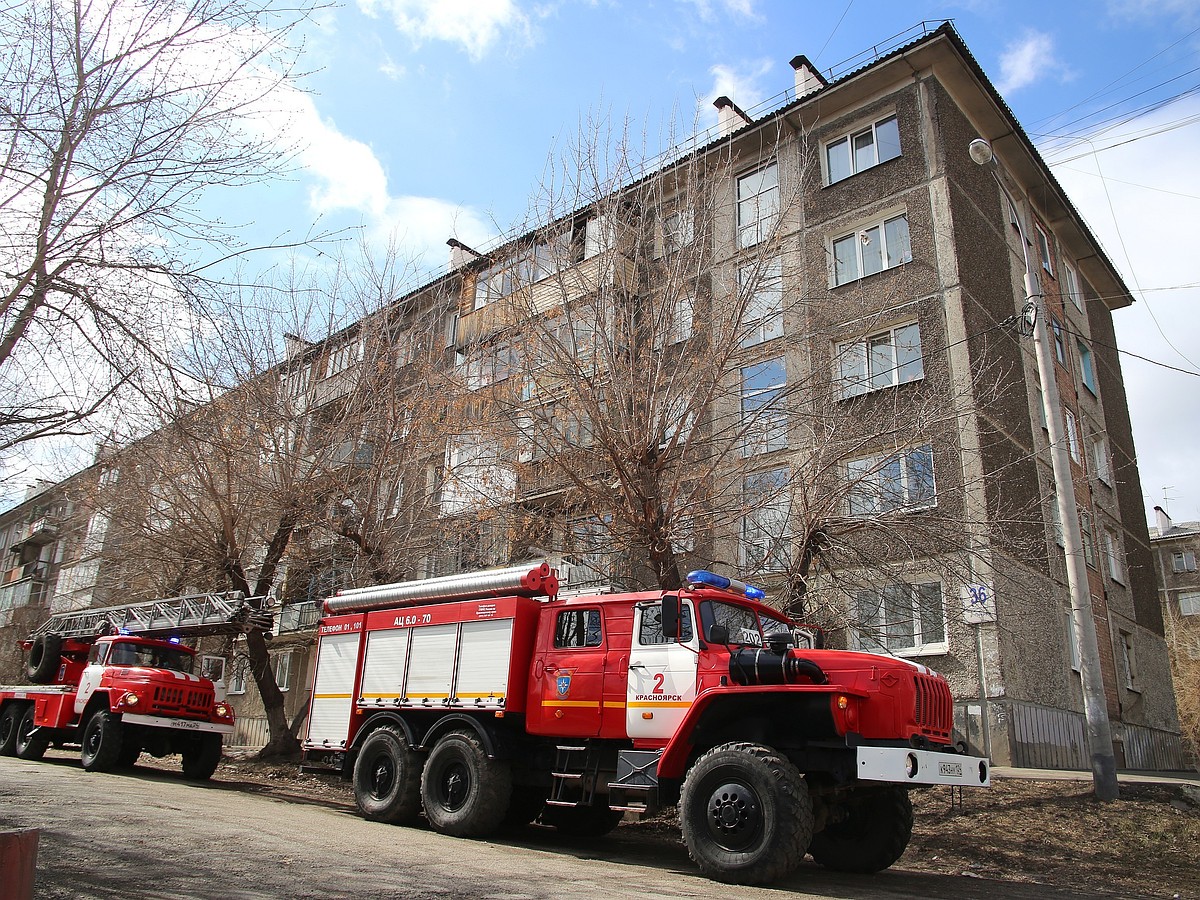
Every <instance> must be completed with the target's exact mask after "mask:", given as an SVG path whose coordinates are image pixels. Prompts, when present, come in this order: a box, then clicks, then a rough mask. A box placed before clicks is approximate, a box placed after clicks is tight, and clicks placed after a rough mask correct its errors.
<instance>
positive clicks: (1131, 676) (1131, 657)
mask: <svg viewBox="0 0 1200 900" xmlns="http://www.w3.org/2000/svg"><path fill="white" fill-rule="evenodd" d="M1120 634H1121V669H1122V670H1123V671H1124V673H1125V687H1126V688H1128V689H1129V690H1131V691H1136V690H1137V686H1136V683H1137V649H1136V647H1135V646H1134V643H1133V635H1132V634H1130V633H1129V632H1128V631H1122V632H1121V633H1120Z"/></svg>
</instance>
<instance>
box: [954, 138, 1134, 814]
mask: <svg viewBox="0 0 1200 900" xmlns="http://www.w3.org/2000/svg"><path fill="white" fill-rule="evenodd" d="M968 152H969V153H970V155H971V159H972V160H973V161H974V162H975V163H976V164H977V165H980V166H984V167H986V168H987V169H988V171H989V172H991V175H992V178H993V179H995V181H996V185H997V186H998V187H999V188H1000V193H1002V194H1003V195H1004V199H1005V200H1007V201H1008V205H1009V208H1010V210H1011V211H1012V220H1013V223H1014V224H1015V225H1016V226H1017V233H1018V234H1019V235H1020V238H1021V252H1022V254H1023V255H1024V260H1025V310H1024V313H1025V322H1026V324H1032V326H1033V347H1034V351H1035V355H1036V357H1037V367H1038V379H1039V380H1040V381H1041V386H1042V409H1043V411H1044V412H1045V415H1046V430H1047V432H1048V434H1049V439H1050V463H1051V465H1052V467H1053V470H1054V489H1055V494H1056V495H1057V498H1058V518H1059V521H1060V522H1061V524H1062V533H1063V551H1064V552H1065V554H1066V562H1067V589H1068V590H1069V592H1070V594H1071V617H1072V619H1073V620H1074V622H1075V635H1076V637H1077V639H1078V641H1079V657H1080V659H1079V674H1080V679H1081V682H1082V685H1083V711H1084V717H1085V718H1086V720H1087V732H1088V744H1089V746H1090V748H1091V756H1092V782H1093V785H1094V788H1095V793H1096V797H1097V799H1099V800H1115V799H1117V796H1118V787H1117V764H1116V759H1115V757H1114V756H1113V748H1112V728H1111V726H1110V724H1109V721H1108V704H1107V702H1106V700H1105V697H1104V679H1103V675H1102V673H1101V671H1100V650H1099V644H1098V642H1097V639H1096V623H1095V620H1094V619H1093V618H1092V595H1091V591H1090V589H1089V588H1088V575H1087V565H1086V563H1085V562H1084V558H1083V537H1082V535H1081V534H1080V528H1079V508H1078V506H1077V505H1076V503H1075V484H1074V480H1073V479H1072V477H1071V459H1070V456H1069V454H1068V450H1067V442H1066V435H1064V433H1063V418H1062V402H1061V400H1060V399H1059V394H1058V381H1057V380H1056V379H1055V377H1054V356H1053V351H1052V350H1051V347H1050V340H1049V336H1048V334H1047V332H1046V316H1045V309H1044V300H1045V298H1044V297H1043V296H1042V288H1041V285H1040V284H1039V283H1038V278H1037V275H1036V274H1035V273H1034V271H1033V268H1032V267H1031V266H1030V265H1029V241H1027V240H1026V238H1025V228H1024V226H1022V224H1021V216H1020V214H1019V213H1018V211H1017V207H1016V204H1015V203H1013V200H1012V197H1010V196H1009V194H1008V191H1006V190H1005V189H1004V185H1003V184H1001V182H1000V178H999V176H998V175H997V174H996V168H995V165H994V163H995V157H994V155H993V154H992V145H991V144H989V143H988V142H987V141H985V140H983V139H982V138H976V139H975V140H973V141H971V144H970V146H969V147H968Z"/></svg>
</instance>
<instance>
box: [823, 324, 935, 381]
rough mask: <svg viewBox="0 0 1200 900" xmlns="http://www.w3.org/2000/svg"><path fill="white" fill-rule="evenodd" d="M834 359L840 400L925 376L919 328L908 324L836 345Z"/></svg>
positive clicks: (916, 325)
mask: <svg viewBox="0 0 1200 900" xmlns="http://www.w3.org/2000/svg"><path fill="white" fill-rule="evenodd" d="M837 360H838V381H839V382H841V391H842V397H843V398H846V397H854V396H857V395H859V394H865V393H867V392H868V391H877V390H879V389H881V388H886V387H893V386H895V385H897V384H904V383H906V382H909V381H916V380H917V379H918V378H923V377H924V376H925V367H924V363H923V362H922V359H921V328H920V326H919V325H918V324H917V323H916V322H910V323H909V324H907V325H898V326H896V327H895V328H889V329H888V330H887V331H884V332H882V333H880V334H874V335H871V336H870V337H868V338H863V339H860V340H854V341H847V342H846V343H844V344H838V347H837Z"/></svg>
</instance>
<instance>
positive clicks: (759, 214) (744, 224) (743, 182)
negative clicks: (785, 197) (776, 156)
mask: <svg viewBox="0 0 1200 900" xmlns="http://www.w3.org/2000/svg"><path fill="white" fill-rule="evenodd" d="M778 218H779V166H778V165H776V164H775V163H769V164H768V165H765V166H763V167H762V168H761V169H756V170H755V171H753V172H750V173H748V174H746V175H742V176H741V177H739V178H738V180H737V245H738V247H753V246H754V245H755V244H760V243H762V242H763V241H764V240H766V239H767V238H768V237H769V236H770V234H771V231H772V230H773V229H774V228H775V222H776V220H777V219H778Z"/></svg>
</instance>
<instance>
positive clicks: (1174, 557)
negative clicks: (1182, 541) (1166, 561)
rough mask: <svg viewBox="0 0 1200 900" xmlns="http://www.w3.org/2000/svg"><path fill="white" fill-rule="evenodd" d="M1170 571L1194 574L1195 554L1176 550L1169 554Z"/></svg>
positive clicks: (1189, 551)
mask: <svg viewBox="0 0 1200 900" xmlns="http://www.w3.org/2000/svg"><path fill="white" fill-rule="evenodd" d="M1171 569H1172V570H1173V571H1175V572H1195V571H1196V554H1195V553H1193V552H1192V551H1191V550H1176V551H1175V552H1174V553H1172V554H1171Z"/></svg>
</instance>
